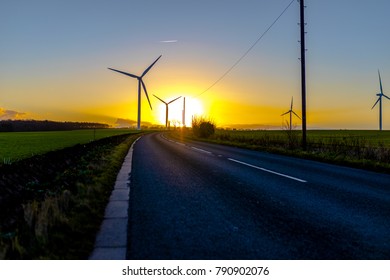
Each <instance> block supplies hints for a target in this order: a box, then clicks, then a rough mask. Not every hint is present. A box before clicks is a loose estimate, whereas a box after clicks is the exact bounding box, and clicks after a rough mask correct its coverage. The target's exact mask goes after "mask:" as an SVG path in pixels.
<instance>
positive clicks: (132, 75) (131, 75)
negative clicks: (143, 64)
mask: <svg viewBox="0 0 390 280" xmlns="http://www.w3.org/2000/svg"><path fill="white" fill-rule="evenodd" d="M160 57H161V55H160V56H159V57H158V58H157V59H156V60H155V61H154V62H153V63H152V64H151V65H150V66H149V67H148V68H146V70H145V71H144V72H143V73H142V75H141V76H137V75H134V74H130V73H127V72H123V71H119V70H116V69H112V68H108V69H110V70H112V71H115V72H118V73H121V74H123V75H126V76H130V77H132V78H136V79H137V80H138V116H137V129H138V130H140V129H141V87H142V88H143V89H144V92H145V95H146V98H147V99H148V102H149V106H150V109H151V110H152V104H151V103H150V99H149V96H148V91H147V90H146V86H145V83H144V81H143V80H142V78H143V77H144V76H145V75H146V74H147V73H148V72H149V70H150V69H151V68H152V67H153V66H154V64H156V62H157V60H159V59H160Z"/></svg>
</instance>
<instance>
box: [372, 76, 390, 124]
mask: <svg viewBox="0 0 390 280" xmlns="http://www.w3.org/2000/svg"><path fill="white" fill-rule="evenodd" d="M378 75H379V86H380V89H381V92H380V93H377V94H376V95H377V96H379V97H378V100H377V101H376V102H375V104H374V106H372V108H371V110H372V109H374V107H375V106H376V104H378V102H379V130H382V97H383V96H384V97H386V98H387V99H390V97H388V96H387V95H385V94H383V88H382V79H381V73H380V72H379V70H378Z"/></svg>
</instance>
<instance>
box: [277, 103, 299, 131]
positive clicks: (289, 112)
mask: <svg viewBox="0 0 390 280" xmlns="http://www.w3.org/2000/svg"><path fill="white" fill-rule="evenodd" d="M293 101H294V97H291V106H290V110H288V111H287V112H286V113H284V114H282V115H281V116H284V115H287V114H290V130H292V114H294V115H295V116H297V117H298V119H300V120H301V118H300V117H299V116H298V115H297V114H296V113H295V112H294V111H293Z"/></svg>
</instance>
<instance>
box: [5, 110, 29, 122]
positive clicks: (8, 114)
mask: <svg viewBox="0 0 390 280" xmlns="http://www.w3.org/2000/svg"><path fill="white" fill-rule="evenodd" d="M24 116H26V113H21V112H17V111H13V110H7V109H4V108H0V120H15V119H21V118H23V117H24Z"/></svg>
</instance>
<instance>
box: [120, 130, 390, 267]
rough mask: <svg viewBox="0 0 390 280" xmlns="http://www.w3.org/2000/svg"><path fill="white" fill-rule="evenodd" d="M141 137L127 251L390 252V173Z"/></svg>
mask: <svg viewBox="0 0 390 280" xmlns="http://www.w3.org/2000/svg"><path fill="white" fill-rule="evenodd" d="M166 137H167V136H165V135H164V134H162V133H155V134H150V135H145V136H143V137H142V138H141V139H140V140H139V141H138V142H137V143H136V144H135V147H134V153H133V169H132V173H131V183H130V205H129V230H128V243H129V247H128V255H127V257H128V259H305V260H306V259H335V260H339V259H390V176H389V175H384V174H378V173H374V172H367V171H362V170H358V169H352V168H346V167H340V166H335V165H329V164H324V163H319V162H315V161H309V160H302V159H296V158H291V157H285V156H280V155H273V154H269V153H263V152H256V151H250V150H244V149H238V148H232V147H226V146H220V145H212V144H207V143H201V142H180V141H177V140H173V139H167V138H166Z"/></svg>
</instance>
